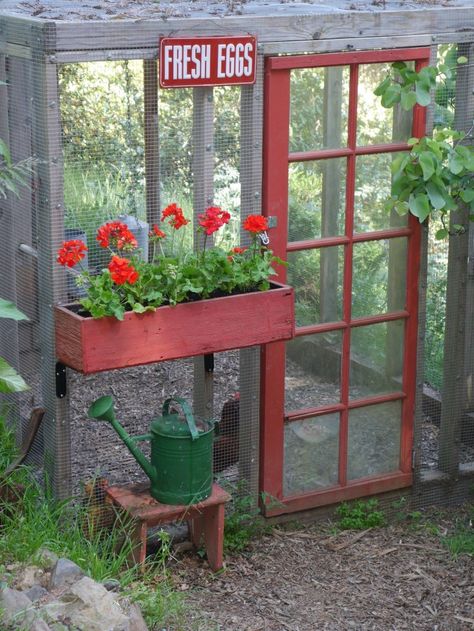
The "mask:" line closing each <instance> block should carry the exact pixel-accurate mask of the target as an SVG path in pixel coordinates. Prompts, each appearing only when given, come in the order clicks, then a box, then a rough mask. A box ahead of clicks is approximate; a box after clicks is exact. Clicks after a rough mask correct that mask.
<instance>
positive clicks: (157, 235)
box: [150, 223, 166, 239]
mask: <svg viewBox="0 0 474 631" xmlns="http://www.w3.org/2000/svg"><path fill="white" fill-rule="evenodd" d="M150 237H152V238H156V239H163V238H164V237H166V234H165V233H164V232H163V230H160V229H159V228H158V226H157V225H156V223H154V224H153V226H152V230H151V232H150Z"/></svg>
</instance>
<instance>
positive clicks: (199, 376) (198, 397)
mask: <svg viewBox="0 0 474 631" xmlns="http://www.w3.org/2000/svg"><path fill="white" fill-rule="evenodd" d="M193 177H194V179H193V207H194V224H193V225H194V234H195V235H196V227H197V226H198V215H200V214H201V213H203V212H204V210H205V209H206V208H207V207H208V206H210V205H212V202H213V198H214V94H213V88H195V89H194V90H193ZM195 239H196V241H195V244H194V245H195V248H196V249H199V248H202V247H203V239H202V237H201V236H200V235H196V237H195ZM199 241H200V242H199ZM211 242H212V237H211V238H209V237H208V245H211ZM193 401H194V411H195V413H196V414H197V415H199V416H202V417H204V418H212V417H213V414H214V375H213V371H206V370H205V366H204V357H196V358H195V359H194V380H193Z"/></svg>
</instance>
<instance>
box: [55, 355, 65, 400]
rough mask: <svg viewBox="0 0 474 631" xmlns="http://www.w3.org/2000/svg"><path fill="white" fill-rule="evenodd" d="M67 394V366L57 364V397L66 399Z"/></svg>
mask: <svg viewBox="0 0 474 631" xmlns="http://www.w3.org/2000/svg"><path fill="white" fill-rule="evenodd" d="M66 394H67V380H66V366H65V365H64V364H61V362H57V363H56V396H57V397H58V399H64V397H65V396H66Z"/></svg>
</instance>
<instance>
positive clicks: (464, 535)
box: [444, 506, 474, 557]
mask: <svg viewBox="0 0 474 631" xmlns="http://www.w3.org/2000/svg"><path fill="white" fill-rule="evenodd" d="M444 544H445V546H446V547H447V548H448V550H449V551H450V552H451V554H452V555H453V556H455V557H457V556H459V555H460V554H467V555H469V556H472V557H474V506H471V507H470V509H469V512H468V515H467V516H466V517H465V518H464V519H462V520H461V521H460V522H459V523H458V525H457V527H456V529H455V531H454V532H453V533H452V534H449V535H447V536H446V537H445V538H444Z"/></svg>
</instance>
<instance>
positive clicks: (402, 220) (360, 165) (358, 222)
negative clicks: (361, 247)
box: [354, 152, 407, 232]
mask: <svg viewBox="0 0 474 631" xmlns="http://www.w3.org/2000/svg"><path fill="white" fill-rule="evenodd" d="M399 155H400V153H398V152H396V153H377V154H374V155H370V156H357V159H356V182H355V192H354V232H373V231H374V230H386V229H388V228H400V227H405V226H406V225H407V215H404V216H403V217H400V215H398V214H397V213H396V212H395V211H393V212H387V211H386V210H385V208H384V203H385V202H386V201H387V200H388V199H389V198H390V196H391V194H392V172H391V166H392V161H393V159H394V158H396V157H397V156H399Z"/></svg>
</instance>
